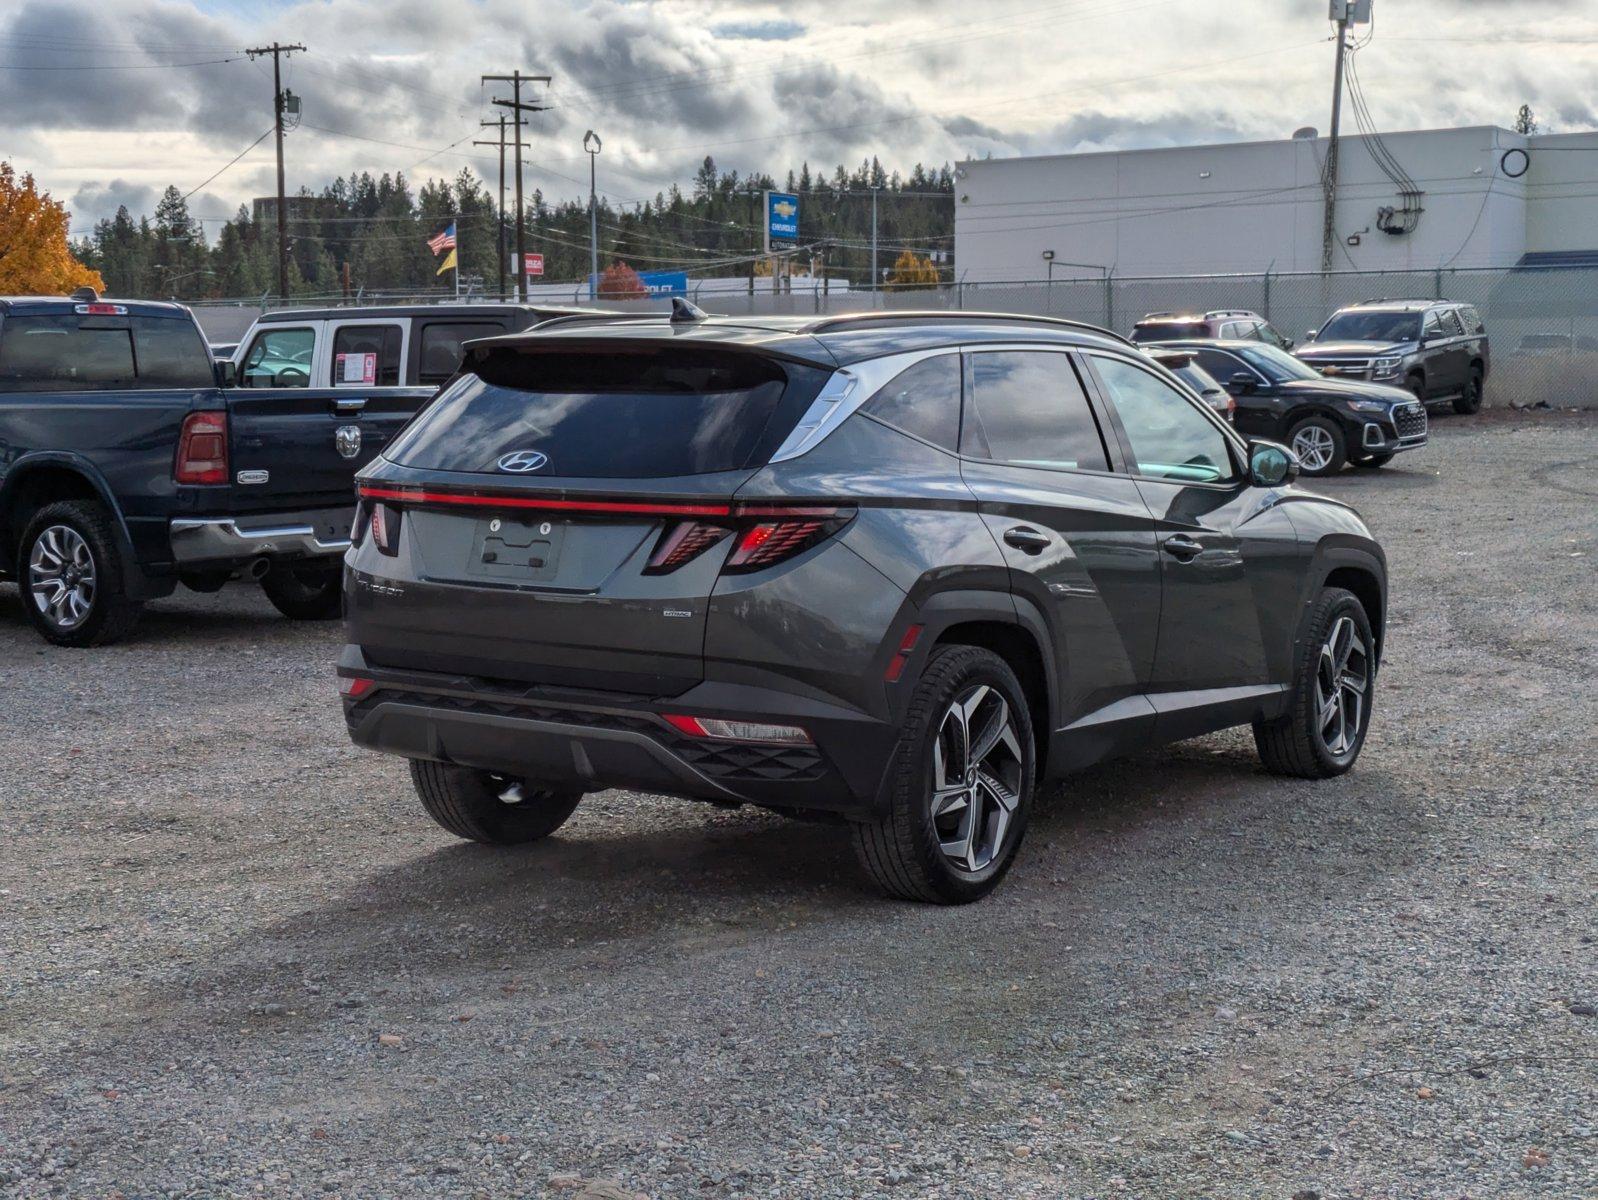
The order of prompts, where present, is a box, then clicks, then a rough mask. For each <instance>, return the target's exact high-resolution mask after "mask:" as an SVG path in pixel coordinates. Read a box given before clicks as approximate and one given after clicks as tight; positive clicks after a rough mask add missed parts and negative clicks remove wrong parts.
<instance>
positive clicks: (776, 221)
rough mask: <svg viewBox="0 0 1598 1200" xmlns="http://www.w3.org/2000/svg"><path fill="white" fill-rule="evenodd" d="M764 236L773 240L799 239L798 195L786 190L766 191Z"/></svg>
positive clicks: (789, 240) (790, 240) (791, 240)
mask: <svg viewBox="0 0 1598 1200" xmlns="http://www.w3.org/2000/svg"><path fill="white" fill-rule="evenodd" d="M766 236H767V237H768V238H769V239H770V240H771V241H773V242H797V241H798V240H799V197H798V196H795V195H792V194H791V193H787V192H767V193H766Z"/></svg>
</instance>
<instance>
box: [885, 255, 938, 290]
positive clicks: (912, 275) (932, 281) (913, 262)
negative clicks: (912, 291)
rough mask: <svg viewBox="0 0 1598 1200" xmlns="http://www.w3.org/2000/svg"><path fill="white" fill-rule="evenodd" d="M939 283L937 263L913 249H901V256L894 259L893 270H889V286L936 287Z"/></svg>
mask: <svg viewBox="0 0 1598 1200" xmlns="http://www.w3.org/2000/svg"><path fill="white" fill-rule="evenodd" d="M937 284H938V266H937V264H936V263H934V262H933V261H932V260H931V259H930V258H928V257H926V256H925V255H922V254H917V253H916V252H915V251H913V250H901V251H899V257H898V258H896V259H894V260H893V270H891V271H889V272H888V282H887V286H888V287H889V288H916V287H936V286H937Z"/></svg>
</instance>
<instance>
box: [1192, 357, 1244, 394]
mask: <svg viewBox="0 0 1598 1200" xmlns="http://www.w3.org/2000/svg"><path fill="white" fill-rule="evenodd" d="M1193 357H1194V359H1196V360H1197V361H1198V365H1199V366H1201V367H1203V368H1204V369H1205V370H1206V371H1208V372H1209V373H1210V374H1211V375H1213V376H1215V379H1216V381H1217V382H1218V383H1219V384H1220V385H1221V386H1222V387H1225V386H1226V385H1227V384H1229V383H1231V382H1232V376H1233V375H1236V374H1237V373H1238V372H1240V371H1247V372H1248V374H1250V375H1254V372H1253V371H1250V370H1249V368H1248V367H1247V366H1246V365H1245V364H1244V362H1243V360H1242V359H1240V358H1236V357H1234V356H1232V355H1230V354H1228V353H1226V351H1224V350H1195V351H1194V352H1193Z"/></svg>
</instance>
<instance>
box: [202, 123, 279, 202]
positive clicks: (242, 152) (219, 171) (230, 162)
mask: <svg viewBox="0 0 1598 1200" xmlns="http://www.w3.org/2000/svg"><path fill="white" fill-rule="evenodd" d="M275 128H276V126H269V127H268V128H267V130H266V132H265V133H263V134H262V135H261V136H260V137H258V138H256V139H255V140H254V141H253V142H251V143H250V144H249V145H248V146H246V147H244V149H242V150H240V151H239V152H238V153H237V154H235V155H234V156H233V157H232V158H230V159H228V160H227V162H226V163H224V164H223V165H222V166H220V167H218V168H217V170H216V172H215V174H213V175H210V176H208V177H207V178H206V180H205V183H200V184H196V185H195V186H194V187H192V188H190V189H189V190H188V191H186V192H184V193H183V198H184V199H185V200H187V199H188V198H189V197H190V196H192V195H194V193H195V192H197V191H199V190H200V189H201V188H203V187H204V186H205V185H206V184H207V183H210V182H211V180H213V179H215V178H216V177H217V175H220V174H222V172H223V171H225V170H227V169H228V168H229V167H231V166H232V165H233V164H234V163H236V162H238V161H239V159H241V158H243V157H244V156H245V155H246V154H248V153H249V152H250V151H251V150H254V149H255V148H256V147H257V146H259V145H260V144H261V143H262V142H264V141H266V139H267V138H269V137H271V136H272V131H273V130H274V129H275Z"/></svg>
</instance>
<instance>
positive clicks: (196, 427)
mask: <svg viewBox="0 0 1598 1200" xmlns="http://www.w3.org/2000/svg"><path fill="white" fill-rule="evenodd" d="M172 479H173V481H174V482H176V483H226V482H227V413H225V412H196V413H190V414H189V415H188V416H187V417H186V418H184V421H183V430H182V432H181V433H180V434H179V435H178V456H177V460H176V461H175V462H174V463H173V464H172Z"/></svg>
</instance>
